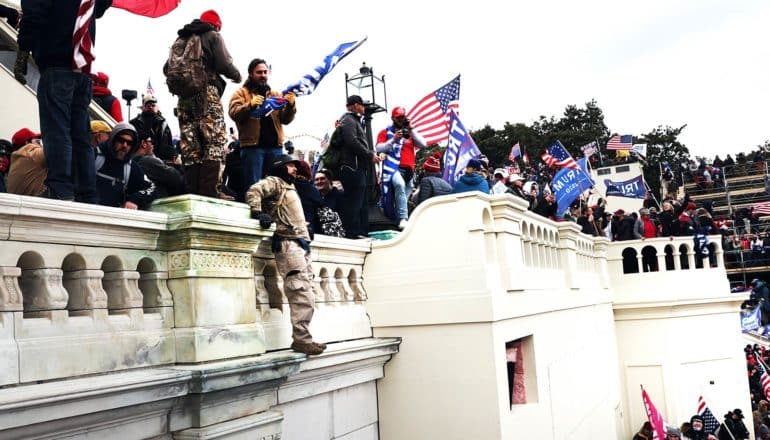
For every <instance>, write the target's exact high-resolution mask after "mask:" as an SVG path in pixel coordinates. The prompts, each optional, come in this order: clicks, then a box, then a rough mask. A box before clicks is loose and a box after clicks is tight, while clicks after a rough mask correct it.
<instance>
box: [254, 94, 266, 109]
mask: <svg viewBox="0 0 770 440" xmlns="http://www.w3.org/2000/svg"><path fill="white" fill-rule="evenodd" d="M264 102H265V97H264V96H262V95H254V97H253V98H251V107H253V108H257V107H259V106H260V105H262V103H264Z"/></svg>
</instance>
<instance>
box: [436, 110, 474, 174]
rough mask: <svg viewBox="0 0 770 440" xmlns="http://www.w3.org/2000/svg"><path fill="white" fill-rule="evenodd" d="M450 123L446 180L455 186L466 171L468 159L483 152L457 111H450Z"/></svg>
mask: <svg viewBox="0 0 770 440" xmlns="http://www.w3.org/2000/svg"><path fill="white" fill-rule="evenodd" d="M449 115H450V116H449V121H450V122H449V123H450V124H451V127H452V130H450V133H449V141H448V142H447V149H446V152H445V153H444V176H443V178H444V180H446V181H447V182H448V183H449V184H450V185H452V186H454V184H455V182H456V181H457V179H459V178H460V176H461V175H462V174H463V172H464V171H465V166H466V165H468V161H470V160H471V159H473V158H476V157H478V156H479V155H480V154H481V151H480V150H479V147H477V146H476V143H475V142H473V139H472V138H471V134H470V132H468V130H466V129H465V126H463V123H462V122H460V118H458V117H457V115H456V114H455V112H453V111H451V112H449Z"/></svg>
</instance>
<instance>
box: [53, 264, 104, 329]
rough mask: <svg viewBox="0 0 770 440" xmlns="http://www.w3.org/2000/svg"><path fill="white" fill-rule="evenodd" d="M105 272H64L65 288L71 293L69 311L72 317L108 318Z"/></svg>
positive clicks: (95, 270)
mask: <svg viewBox="0 0 770 440" xmlns="http://www.w3.org/2000/svg"><path fill="white" fill-rule="evenodd" d="M103 278H104V272H103V271H101V270H98V269H91V270H74V271H69V272H64V278H63V281H62V282H63V284H64V288H65V289H67V292H69V302H68V303H67V309H68V310H69V311H70V314H71V315H72V316H92V317H96V316H100V317H102V318H104V317H106V316H107V304H108V301H107V292H105V290H104V287H103V286H102V279H103Z"/></svg>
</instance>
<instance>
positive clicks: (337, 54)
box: [251, 37, 367, 118]
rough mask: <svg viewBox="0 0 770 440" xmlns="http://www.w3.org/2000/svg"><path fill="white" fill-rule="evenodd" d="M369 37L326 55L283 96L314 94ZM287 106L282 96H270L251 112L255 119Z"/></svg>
mask: <svg viewBox="0 0 770 440" xmlns="http://www.w3.org/2000/svg"><path fill="white" fill-rule="evenodd" d="M366 39H367V37H364V38H362V39H360V40H357V41H351V42H349V43H342V44H340V45H339V46H337V48H336V49H334V51H332V53H330V54H329V55H326V57H324V60H323V63H322V64H319V65H318V66H316V67H315V68H314V69H313V71H312V72H311V73H307V74H305V75H304V76H303V77H302V78H301V79H300V80H299V81H297V82H296V83H294V84H291V85H290V86H288V87H286V88H285V89H284V90H283V92H281V95H285V94H287V93H289V92H291V93H294V95H295V96H305V95H309V94H311V93H313V92H314V91H315V89H316V87H318V83H320V82H321V80H322V79H324V77H325V76H326V75H328V74H329V72H331V71H332V69H334V67H335V66H336V65H337V63H339V62H340V61H342V59H343V58H345V57H346V56H348V55H350V53H351V52H353V51H354V50H356V49H357V48H358V47H359V46H361V45H362V44H364V41H366ZM284 105H286V99H285V98H282V97H280V96H270V97H268V98H267V99H265V102H264V103H262V105H260V106H259V107H257V108H256V109H254V110H253V111H252V112H251V116H252V117H255V118H260V117H262V116H265V115H268V114H270V112H272V111H273V110H278V109H280V108H281V107H283V106H284Z"/></svg>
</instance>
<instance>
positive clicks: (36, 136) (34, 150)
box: [8, 128, 48, 196]
mask: <svg viewBox="0 0 770 440" xmlns="http://www.w3.org/2000/svg"><path fill="white" fill-rule="evenodd" d="M12 139H13V145H14V147H16V148H17V149H16V150H15V151H14V152H13V153H11V163H10V168H9V170H8V192H9V193H11V194H19V195H22V196H36V195H39V194H41V193H42V192H43V191H45V178H46V176H47V175H48V167H47V165H46V162H45V152H43V144H42V143H41V141H40V133H35V132H33V131H32V130H30V129H28V128H22V129H21V130H19V131H17V132H16V133H15V134H14V135H13V138H12Z"/></svg>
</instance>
